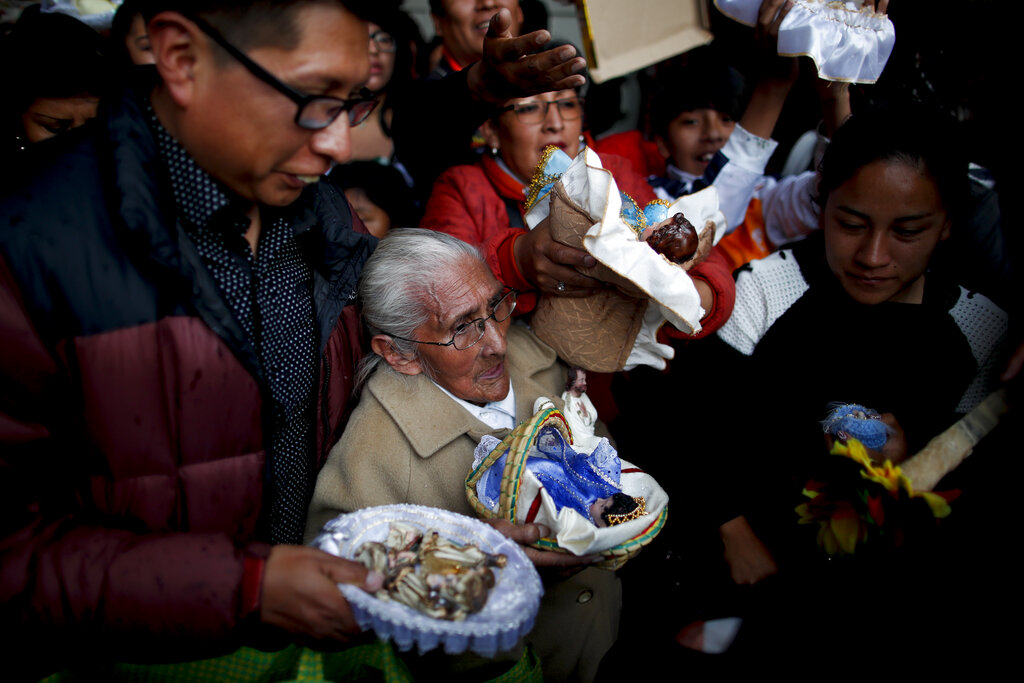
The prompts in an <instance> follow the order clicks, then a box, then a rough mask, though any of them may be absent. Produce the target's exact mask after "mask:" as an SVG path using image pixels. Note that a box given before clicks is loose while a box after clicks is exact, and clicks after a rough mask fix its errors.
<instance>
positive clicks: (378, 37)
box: [370, 31, 398, 53]
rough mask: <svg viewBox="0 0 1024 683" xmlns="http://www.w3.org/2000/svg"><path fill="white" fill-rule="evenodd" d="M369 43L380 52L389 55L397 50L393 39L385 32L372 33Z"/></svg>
mask: <svg viewBox="0 0 1024 683" xmlns="http://www.w3.org/2000/svg"><path fill="white" fill-rule="evenodd" d="M370 42H371V43H373V44H375V45H376V46H377V49H378V50H380V51H381V52H387V53H391V52H394V51H395V50H397V49H398V45H397V44H396V43H395V38H394V36H392V35H391V34H390V33H388V32H386V31H374V32H373V33H371V34H370Z"/></svg>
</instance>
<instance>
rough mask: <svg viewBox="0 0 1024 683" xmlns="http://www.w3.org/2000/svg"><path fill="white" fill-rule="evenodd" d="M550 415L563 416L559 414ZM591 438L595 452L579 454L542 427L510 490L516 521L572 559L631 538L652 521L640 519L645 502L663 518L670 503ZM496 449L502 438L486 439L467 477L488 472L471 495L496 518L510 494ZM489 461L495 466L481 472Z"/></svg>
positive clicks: (652, 484) (503, 459)
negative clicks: (543, 529) (542, 532)
mask: <svg viewBox="0 0 1024 683" xmlns="http://www.w3.org/2000/svg"><path fill="white" fill-rule="evenodd" d="M547 401H548V399H546V398H543V397H542V398H541V399H538V403H542V404H544V402H547ZM543 409H544V408H542V410H543ZM551 414H552V415H554V416H557V418H558V419H560V418H561V417H562V415H561V413H558V412H557V411H551ZM573 438H574V440H575V435H573ZM592 438H595V439H596V447H595V448H594V449H593V450H586V449H582V448H579V447H578V446H574V444H571V443H569V441H568V439H566V438H565V435H564V433H563V431H562V430H561V429H559V428H557V427H556V426H554V425H552V424H551V423H545V424H544V425H543V426H541V427H540V428H539V430H538V431H537V435H536V437H535V439H534V441H533V443H532V444H531V445H530V448H529V451H528V453H527V454H526V460H525V472H523V476H522V479H521V484H520V485H519V486H516V487H514V490H515V492H516V493H515V495H516V498H517V500H516V505H515V520H516V522H517V523H519V524H525V523H538V524H543V525H545V526H547V527H548V528H550V529H551V530H552V534H553V535H554V537H555V539H556V540H557V542H558V545H559V546H560V547H562V548H564V549H566V550H568V551H570V552H572V553H574V554H577V555H585V554H589V553H594V552H601V551H603V550H607V549H609V548H613V547H615V546H616V545H619V544H620V543H623V542H625V541H626V540H629V539H630V538H632V537H634V536H635V535H636V534H638V533H640V532H642V531H643V530H644V528H645V527H646V526H648V525H650V522H651V519H653V517H652V518H651V519H647V520H644V519H643V518H644V517H646V516H648V501H651V503H652V508H651V509H652V510H655V507H654V506H657V510H656V511H660V510H661V509H663V508H664V505H665V504H666V503H667V500H668V498H667V496H665V493H664V491H663V490H662V489H661V487H659V486H658V484H657V482H655V481H654V480H653V478H652V477H650V475H648V474H646V473H645V472H643V471H641V470H640V469H639V468H636V467H633V466H632V465H631V464H630V463H628V462H625V461H623V460H621V459H620V458H619V456H618V453H616V451H615V449H614V448H613V447H612V446H611V444H610V443H609V442H608V439H605V438H597V437H592ZM500 446H502V442H501V441H500V440H499V439H497V438H495V437H493V436H489V435H488V436H484V437H483V439H482V440H481V442H480V444H479V446H477V449H476V452H475V454H474V462H473V469H472V471H471V475H470V481H472V479H473V476H475V475H476V473H477V470H478V469H479V468H482V467H486V470H485V471H484V472H483V473H482V475H481V476H480V477H479V478H478V479H476V482H475V492H476V496H477V498H478V499H479V501H480V503H482V505H483V506H485V507H486V508H487V509H489V510H491V511H492V512H497V511H498V509H499V504H500V502H501V500H500V499H501V496H502V495H503V493H504V495H508V493H507V491H503V486H505V487H506V488H507V483H506V482H505V481H504V475H505V469H506V461H507V458H508V451H507V449H506V450H505V451H504V452H502V453H501V454H500V455H499V456H498V457H497V458H496V459H493V454H492V451H494V450H495V448H498V447H500ZM489 456H490V458H492V461H491V462H490V464H489V465H486V464H484V461H485V460H486V459H488V458H489Z"/></svg>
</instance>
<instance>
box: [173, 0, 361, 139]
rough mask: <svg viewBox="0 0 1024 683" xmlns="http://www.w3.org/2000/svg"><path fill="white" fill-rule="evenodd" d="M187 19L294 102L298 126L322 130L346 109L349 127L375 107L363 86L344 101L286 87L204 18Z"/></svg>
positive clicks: (259, 77)
mask: <svg viewBox="0 0 1024 683" xmlns="http://www.w3.org/2000/svg"><path fill="white" fill-rule="evenodd" d="M190 18H191V19H192V21H193V22H194V23H195V25H196V26H198V27H199V29H200V30H201V31H202V32H203V33H205V34H206V35H208V36H210V38H212V39H213V41H214V42H215V43H217V44H218V45H220V46H221V47H222V48H224V50H225V51H226V52H227V53H228V54H229V55H231V56H232V57H234V58H235V59H236V60H238V62H239V63H240V64H241V65H242V66H244V67H245V68H246V69H248V70H249V73H251V74H252V75H253V76H255V77H256V78H258V79H260V80H261V81H263V82H264V83H266V84H267V85H269V86H270V87H272V88H274V89H275V90H277V91H278V92H280V93H281V94H282V95H284V96H285V97H287V98H288V99H290V100H291V101H292V102H294V103H295V104H297V105H298V106H299V110H298V111H297V112H295V124H296V125H297V126H299V127H300V128H305V129H306V130H322V129H324V128H326V127H327V126H329V125H331V124H332V123H334V121H335V119H337V118H338V117H339V116H341V115H342V114H343V113H344V112H346V111H347V112H348V124H349V125H350V126H358V125H359V124H360V123H362V122H363V121H365V120H366V117H367V116H369V115H370V112H372V111H373V109H374V107H376V106H377V98H376V97H374V95H373V93H371V92H370V91H369V90H367V89H366V88H363V89H362V90H360V91H359V94H358V95H357V96H355V97H349V98H348V99H344V100H343V99H341V98H339V97H327V96H326V95H306V94H305V93H301V92H299V91H298V90H295V89H293V88H290V87H288V86H287V85H285V84H284V83H282V82H281V81H279V80H278V79H277V78H276V77H275V76H274V75H273V74H271V73H270V72H269V71H267V70H266V69H264V68H263V67H262V66H260V65H259V64H257V63H256V62H254V61H252V60H251V59H250V58H249V57H248V56H247V55H246V54H245V53H244V52H242V51H241V50H239V49H238V48H237V47H235V46H234V45H232V44H231V43H229V42H228V41H227V38H225V37H224V36H222V35H221V34H220V32H219V31H218V30H217V29H215V28H214V27H213V26H210V24H208V23H207V22H206V21H205V20H203V19H201V18H199V17H190Z"/></svg>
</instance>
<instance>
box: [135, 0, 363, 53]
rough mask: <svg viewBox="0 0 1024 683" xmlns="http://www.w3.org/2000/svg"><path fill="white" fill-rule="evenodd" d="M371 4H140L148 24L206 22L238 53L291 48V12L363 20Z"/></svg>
mask: <svg viewBox="0 0 1024 683" xmlns="http://www.w3.org/2000/svg"><path fill="white" fill-rule="evenodd" d="M375 4H376V3H375V2H374V0H251V1H249V2H246V1H245V0H143V10H142V11H143V16H144V17H145V18H146V20H147V21H148V20H149V19H151V18H152V17H153V16H154V15H156V14H157V13H159V12H166V11H171V12H180V13H182V14H184V15H185V16H198V17H202V18H203V19H205V20H206V21H207V22H209V23H210V24H211V25H212V26H213V27H214V28H216V29H217V30H218V31H220V32H221V33H222V34H223V35H224V37H225V38H227V39H228V41H230V42H231V43H232V44H234V45H235V46H237V47H238V48H240V49H242V50H246V49H250V48H253V47H257V46H263V45H273V46H278V47H282V48H293V47H295V46H296V45H298V42H299V38H300V36H299V32H298V27H297V26H296V25H295V15H294V12H295V11H296V10H298V9H302V8H303V7H309V6H311V5H335V6H340V7H344V8H345V9H346V10H348V11H349V12H351V13H352V14H354V15H355V16H357V17H359V18H360V19H362V20H363V21H366V20H367V17H368V16H369V15H370V13H371V11H372V9H373V7H374V6H375Z"/></svg>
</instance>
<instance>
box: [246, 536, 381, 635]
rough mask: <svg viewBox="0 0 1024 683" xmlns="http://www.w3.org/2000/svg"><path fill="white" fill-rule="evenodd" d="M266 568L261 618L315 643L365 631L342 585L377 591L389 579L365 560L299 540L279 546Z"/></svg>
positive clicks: (273, 551)
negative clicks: (368, 566)
mask: <svg viewBox="0 0 1024 683" xmlns="http://www.w3.org/2000/svg"><path fill="white" fill-rule="evenodd" d="M263 571H264V573H263V597H262V601H261V604H260V618H261V619H262V620H263V622H264V623H266V624H270V625H272V626H277V627H278V628H281V629H283V630H285V631H287V632H288V633H291V634H294V635H296V636H298V637H299V640H300V641H302V642H305V643H309V644H311V645H315V644H317V643H329V642H331V641H341V642H345V641H347V640H348V637H349V636H350V635H354V634H357V633H359V632H360V628H359V625H358V624H357V623H356V621H355V618H354V617H353V616H352V610H351V609H349V606H348V602H347V601H346V600H345V597H344V596H343V595H342V594H341V591H339V590H338V586H337V584H339V583H350V584H353V585H356V586H359V587H361V588H363V589H364V590H366V591H370V592H373V591H376V590H377V589H378V588H380V586H381V583H382V582H383V580H384V577H382V576H381V575H380V574H378V573H377V572H370V571H367V569H366V567H364V566H363V565H361V564H358V563H356V562H351V561H349V560H343V559H341V558H339V557H334V556H333V555H329V554H327V553H325V552H323V551H322V550H317V549H316V548H307V547H305V546H297V545H278V546H274V547H273V548H272V549H271V551H270V556H269V557H268V558H267V564H266V567H265V568H264V570H263Z"/></svg>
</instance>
